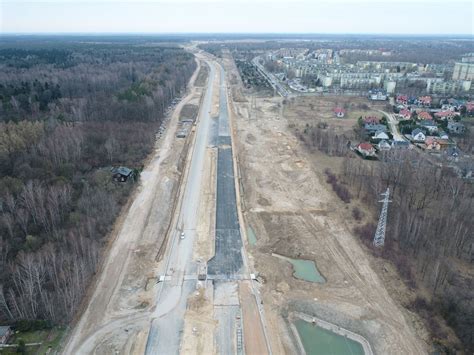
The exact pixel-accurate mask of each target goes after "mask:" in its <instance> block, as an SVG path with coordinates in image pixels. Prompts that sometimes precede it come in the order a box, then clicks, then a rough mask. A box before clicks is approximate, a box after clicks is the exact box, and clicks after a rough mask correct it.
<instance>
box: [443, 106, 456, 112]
mask: <svg viewBox="0 0 474 355" xmlns="http://www.w3.org/2000/svg"><path fill="white" fill-rule="evenodd" d="M441 110H442V111H456V106H454V105H451V104H443V105H441Z"/></svg>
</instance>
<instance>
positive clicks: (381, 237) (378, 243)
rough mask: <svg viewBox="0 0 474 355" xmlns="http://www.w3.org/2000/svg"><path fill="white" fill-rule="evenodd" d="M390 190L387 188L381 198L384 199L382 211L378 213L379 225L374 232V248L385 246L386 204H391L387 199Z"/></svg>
mask: <svg viewBox="0 0 474 355" xmlns="http://www.w3.org/2000/svg"><path fill="white" fill-rule="evenodd" d="M389 190H390V189H389V188H388V187H387V191H385V192H384V193H383V194H381V195H382V196H384V199H383V200H382V201H379V202H382V203H383V205H382V211H381V212H380V217H379V223H378V224H377V230H376V231H375V236H374V242H373V243H374V246H375V247H377V248H378V247H383V245H384V244H385V227H386V225H387V214H388V203H389V202H392V201H390V200H389V199H388V196H389V193H390V191H389Z"/></svg>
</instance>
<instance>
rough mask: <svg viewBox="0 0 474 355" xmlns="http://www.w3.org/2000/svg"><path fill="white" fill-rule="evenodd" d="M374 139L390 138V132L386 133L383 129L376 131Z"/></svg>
mask: <svg viewBox="0 0 474 355" xmlns="http://www.w3.org/2000/svg"><path fill="white" fill-rule="evenodd" d="M372 138H373V139H388V138H389V137H388V134H387V133H385V131H383V130H379V131H377V132H375V134H374V135H373V137H372Z"/></svg>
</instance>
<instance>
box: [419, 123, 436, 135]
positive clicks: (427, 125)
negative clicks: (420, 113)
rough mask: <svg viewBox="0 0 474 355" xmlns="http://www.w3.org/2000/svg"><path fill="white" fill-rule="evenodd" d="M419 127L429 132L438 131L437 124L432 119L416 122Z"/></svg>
mask: <svg viewBox="0 0 474 355" xmlns="http://www.w3.org/2000/svg"><path fill="white" fill-rule="evenodd" d="M418 125H420V126H421V127H423V128H424V129H426V130H427V131H428V132H430V133H436V132H438V125H437V124H436V123H435V122H434V121H433V120H423V121H420V122H419V123H418Z"/></svg>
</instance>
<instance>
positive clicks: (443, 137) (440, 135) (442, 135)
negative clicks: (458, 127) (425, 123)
mask: <svg viewBox="0 0 474 355" xmlns="http://www.w3.org/2000/svg"><path fill="white" fill-rule="evenodd" d="M438 134H439V138H441V139H449V136H448V134H447V133H446V132H445V131H439V133H438Z"/></svg>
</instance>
